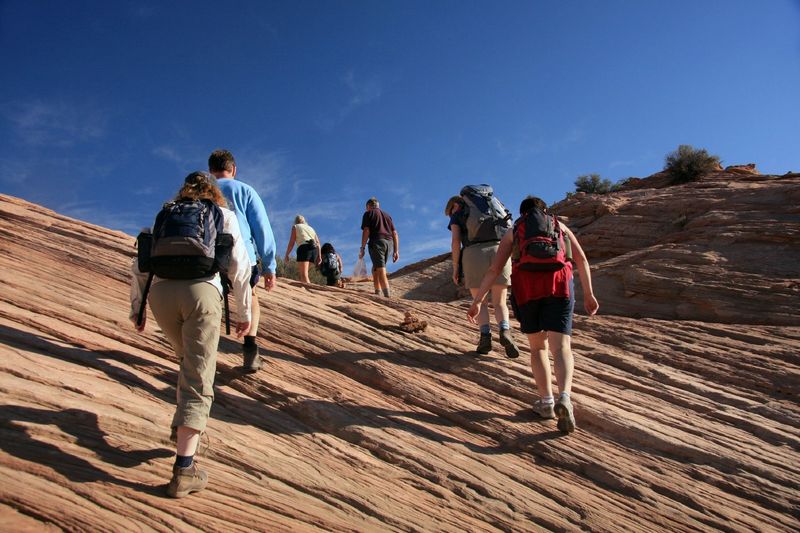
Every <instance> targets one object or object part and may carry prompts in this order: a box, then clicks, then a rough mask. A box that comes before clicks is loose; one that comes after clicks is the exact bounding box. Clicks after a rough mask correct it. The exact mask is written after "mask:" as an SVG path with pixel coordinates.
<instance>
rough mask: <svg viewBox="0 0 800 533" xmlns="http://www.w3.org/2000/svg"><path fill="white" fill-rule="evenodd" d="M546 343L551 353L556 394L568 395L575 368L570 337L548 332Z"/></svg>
mask: <svg viewBox="0 0 800 533" xmlns="http://www.w3.org/2000/svg"><path fill="white" fill-rule="evenodd" d="M547 341H548V343H549V344H550V351H551V352H552V353H553V366H554V367H555V374H556V383H557V384H558V392H559V393H561V394H563V393H567V394H570V393H571V392H572V373H573V371H574V368H575V360H574V358H573V357H572V346H571V342H570V341H571V337H570V336H569V335H565V334H563V333H557V332H555V331H548V332H547Z"/></svg>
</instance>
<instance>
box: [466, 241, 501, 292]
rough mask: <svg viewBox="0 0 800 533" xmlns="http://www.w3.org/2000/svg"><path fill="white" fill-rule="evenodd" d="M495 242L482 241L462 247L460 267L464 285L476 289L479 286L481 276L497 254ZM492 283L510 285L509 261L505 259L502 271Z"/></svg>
mask: <svg viewBox="0 0 800 533" xmlns="http://www.w3.org/2000/svg"><path fill="white" fill-rule="evenodd" d="M498 244H499V243H497V242H482V243H478V244H473V245H471V246H468V247H466V248H464V250H462V252H461V268H463V269H464V286H465V287H466V288H468V289H477V288H479V287H480V286H481V281H482V280H483V276H485V275H486V272H487V271H488V270H489V267H490V266H492V261H494V256H495V255H497V246H498ZM493 285H511V261H506V264H505V266H504V267H503V271H502V272H501V273H500V275H499V276H497V279H495V281H494V283H493Z"/></svg>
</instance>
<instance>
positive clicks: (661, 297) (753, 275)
mask: <svg viewBox="0 0 800 533" xmlns="http://www.w3.org/2000/svg"><path fill="white" fill-rule="evenodd" d="M669 180H670V178H669V176H668V175H667V174H666V173H663V172H662V173H658V174H654V175H653V176H650V177H649V178H645V179H637V178H632V179H631V180H630V181H629V183H628V184H627V185H626V187H625V189H624V190H622V191H620V192H615V193H611V194H605V195H596V194H585V193H577V194H575V195H574V197H573V198H570V199H567V200H563V201H562V202H559V203H557V204H556V205H554V206H552V210H553V212H554V213H556V214H558V215H559V217H560V218H561V219H562V220H563V221H564V222H565V223H566V224H567V225H568V226H569V227H570V229H572V230H573V231H574V232H575V233H576V235H577V236H578V239H579V240H580V242H581V245H582V246H583V248H584V250H585V251H586V253H587V255H588V256H589V259H590V263H591V265H592V276H593V279H594V288H595V293H596V295H597V297H598V299H599V300H600V302H601V309H602V312H603V314H614V315H621V316H628V317H649V318H661V319H680V320H700V321H704V322H720V323H729V324H736V323H744V324H765V325H770V324H771V325H793V326H798V325H800V313H798V307H800V303H799V302H800V174H796V173H787V174H785V175H783V176H775V175H761V174H759V173H758V171H757V170H756V169H755V165H753V164H752V163H751V164H749V165H738V166H730V167H727V168H726V169H725V170H724V171H720V172H715V173H712V174H709V175H707V176H704V177H703V178H701V179H700V180H698V181H696V182H693V183H688V184H685V185H678V186H668V183H669ZM531 192H533V193H535V191H531ZM512 207H513V208H514V209H515V210H516V208H517V206H509V208H512ZM514 215H515V216H517V215H518V213H517V212H516V211H515V212H514ZM451 274H452V267H451V261H450V255H449V254H446V255H441V256H437V257H434V258H431V259H428V260H426V261H422V262H420V263H416V264H414V265H409V266H407V267H405V268H404V269H402V270H400V271H398V272H397V273H395V278H396V281H395V278H393V284H394V285H393V287H395V290H396V291H397V292H398V294H400V295H402V296H403V297H405V298H409V299H415V300H430V301H454V300H456V299H458V298H460V297H463V295H457V294H456V293H455V286H454V285H453V283H452V281H450V276H451ZM576 292H577V294H578V298H580V297H581V287H580V284H577V285H576Z"/></svg>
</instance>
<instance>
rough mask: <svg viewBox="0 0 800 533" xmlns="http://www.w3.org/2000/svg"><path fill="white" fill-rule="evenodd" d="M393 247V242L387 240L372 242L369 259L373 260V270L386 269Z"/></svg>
mask: <svg viewBox="0 0 800 533" xmlns="http://www.w3.org/2000/svg"><path fill="white" fill-rule="evenodd" d="M391 247H392V241H390V240H387V239H375V240H370V241H369V245H368V246H367V248H369V258H370V259H372V270H375V269H376V268H386V263H388V262H389V261H388V259H389V248H391Z"/></svg>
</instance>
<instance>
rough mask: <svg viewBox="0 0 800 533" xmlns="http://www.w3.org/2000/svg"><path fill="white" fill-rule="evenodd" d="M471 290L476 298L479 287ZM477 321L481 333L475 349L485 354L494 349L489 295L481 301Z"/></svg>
mask: <svg viewBox="0 0 800 533" xmlns="http://www.w3.org/2000/svg"><path fill="white" fill-rule="evenodd" d="M469 292H470V294H472V298H473V299H474V298H475V295H476V294H478V289H477V288H475V289H470V290H469ZM475 321H476V322H477V323H478V328H479V329H480V334H481V336H480V339H479V340H478V346H477V347H476V348H475V351H476V352H478V353H479V354H481V355H485V354H487V353H489V352H491V351H492V330H491V326H490V325H489V304H488V302H487V297H484V298H483V300H482V301H481V302H480V305H479V306H478V316H476V317H475Z"/></svg>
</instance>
